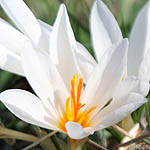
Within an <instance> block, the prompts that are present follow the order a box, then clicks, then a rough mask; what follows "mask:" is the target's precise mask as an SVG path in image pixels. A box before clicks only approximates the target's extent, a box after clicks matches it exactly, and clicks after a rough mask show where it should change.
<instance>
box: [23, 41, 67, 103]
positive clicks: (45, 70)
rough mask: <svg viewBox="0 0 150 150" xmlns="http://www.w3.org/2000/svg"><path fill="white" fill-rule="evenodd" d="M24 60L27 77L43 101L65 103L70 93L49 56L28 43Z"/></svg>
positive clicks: (24, 51)
mask: <svg viewBox="0 0 150 150" xmlns="http://www.w3.org/2000/svg"><path fill="white" fill-rule="evenodd" d="M22 60H23V69H24V72H25V75H26V77H27V79H28V81H29V83H30V84H31V86H32V88H33V89H34V91H35V93H36V94H37V95H38V96H39V97H40V98H41V99H42V100H47V99H49V100H50V101H52V102H53V101H54V100H55V103H56V102H57V103H58V101H59V100H61V101H63V102H64V103H65V100H66V98H67V97H68V91H67V89H66V87H65V85H64V83H63V80H62V79H61V77H60V75H59V73H58V72H57V69H56V68H55V66H54V65H53V64H52V62H51V61H50V59H49V57H48V55H47V54H46V53H44V51H43V52H42V51H41V50H39V49H37V48H36V47H35V46H34V45H32V44H31V43H30V42H27V43H26V44H25V49H24V50H23V51H22ZM56 97H57V99H56ZM56 100H57V101H56ZM59 103H60V101H59Z"/></svg>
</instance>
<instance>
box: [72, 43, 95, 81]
mask: <svg viewBox="0 0 150 150" xmlns="http://www.w3.org/2000/svg"><path fill="white" fill-rule="evenodd" d="M74 53H75V56H76V61H77V64H78V67H79V69H80V72H81V74H82V77H83V79H84V82H87V80H88V78H89V77H90V75H91V73H92V71H93V69H94V68H95V67H96V65H97V63H96V61H95V60H94V58H93V57H92V56H91V55H90V53H89V52H88V50H87V49H85V47H84V46H83V45H81V44H80V43H78V42H77V47H75V48H74Z"/></svg>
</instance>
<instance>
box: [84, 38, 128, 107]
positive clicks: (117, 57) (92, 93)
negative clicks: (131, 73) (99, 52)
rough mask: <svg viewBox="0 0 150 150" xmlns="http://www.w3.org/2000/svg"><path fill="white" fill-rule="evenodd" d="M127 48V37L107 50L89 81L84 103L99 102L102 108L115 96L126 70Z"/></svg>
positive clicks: (92, 103) (95, 103) (91, 104)
mask: <svg viewBox="0 0 150 150" xmlns="http://www.w3.org/2000/svg"><path fill="white" fill-rule="evenodd" d="M127 50H128V41H127V39H124V40H122V42H120V43H118V44H115V45H113V46H112V47H111V48H110V49H108V50H107V52H106V53H105V55H104V56H103V57H102V59H101V61H100V62H99V64H98V65H97V67H96V68H95V69H94V71H93V73H92V75H91V76H90V78H89V80H88V82H87V85H86V87H85V92H84V95H83V101H84V102H83V103H86V105H88V106H95V105H97V104H98V105H99V109H101V108H103V106H104V105H105V104H106V103H107V102H108V101H109V100H110V99H111V98H112V97H113V95H114V92H115V91H116V89H117V87H118V85H119V84H120V82H121V80H122V76H123V73H124V70H125V66H126V59H127V57H126V56H127Z"/></svg>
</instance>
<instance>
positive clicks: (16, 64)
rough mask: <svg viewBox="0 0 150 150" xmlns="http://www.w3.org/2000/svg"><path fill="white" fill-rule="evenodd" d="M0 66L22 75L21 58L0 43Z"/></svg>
mask: <svg viewBox="0 0 150 150" xmlns="http://www.w3.org/2000/svg"><path fill="white" fill-rule="evenodd" d="M0 68H1V69H3V70H6V71H9V72H12V73H16V74H18V75H21V76H24V71H23V69H22V65H21V58H20V56H18V55H17V54H15V53H14V52H12V51H11V50H9V49H7V48H6V47H4V46H3V45H1V44H0Z"/></svg>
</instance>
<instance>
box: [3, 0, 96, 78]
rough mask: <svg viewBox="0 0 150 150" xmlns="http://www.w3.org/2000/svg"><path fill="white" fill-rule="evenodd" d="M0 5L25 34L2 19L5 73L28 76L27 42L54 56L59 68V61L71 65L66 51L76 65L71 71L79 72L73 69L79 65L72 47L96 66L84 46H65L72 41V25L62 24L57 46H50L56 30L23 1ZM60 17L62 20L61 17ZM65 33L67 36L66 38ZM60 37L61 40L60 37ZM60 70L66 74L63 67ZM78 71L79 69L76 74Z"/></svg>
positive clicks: (6, 0)
mask: <svg viewBox="0 0 150 150" xmlns="http://www.w3.org/2000/svg"><path fill="white" fill-rule="evenodd" d="M0 5H1V7H2V8H3V9H4V11H5V12H6V14H7V15H8V16H9V17H10V19H11V20H12V21H13V22H14V23H15V25H16V26H17V28H18V29H19V30H20V31H21V32H20V31H18V30H16V29H15V28H14V27H12V26H11V25H10V24H9V23H7V22H6V21H4V20H3V19H0V35H1V36H0V68H1V69H4V70H6V71H10V72H12V73H16V74H19V75H22V76H24V71H23V69H22V65H21V61H22V60H21V51H22V50H23V47H24V42H25V40H28V41H30V43H34V44H35V45H36V46H37V47H38V48H39V50H41V51H45V52H46V53H47V54H48V55H49V54H51V58H52V60H53V61H54V63H55V64H57V63H58V61H59V62H61V65H64V64H65V63H67V64H68V62H67V60H66V59H65V57H63V56H62V55H61V48H63V49H65V52H64V53H66V55H68V56H69V57H68V59H72V60H74V61H72V64H68V69H70V68H74V69H75V68H76V67H72V66H74V65H76V63H75V58H74V56H73V53H72V52H71V51H70V49H72V48H71V47H73V46H74V45H76V47H77V51H78V52H77V53H78V55H79V56H82V55H84V56H85V58H84V59H86V60H87V62H88V63H90V64H94V65H95V64H96V62H95V60H94V59H93V58H92V57H91V56H90V55H89V54H88V53H87V50H86V49H85V48H84V47H83V46H82V45H81V44H80V43H78V42H76V41H75V39H74V40H72V41H69V42H68V43H67V44H65V41H66V40H70V37H71V35H70V31H69V30H70V29H68V30H64V29H65V28H66V27H68V21H66V22H63V21H62V22H60V23H62V26H59V29H56V28H57V27H55V29H54V30H57V31H58V34H57V35H55V37H54V36H53V39H52V41H53V42H51V46H50V41H51V40H50V39H51V34H52V26H50V25H48V24H46V23H44V22H42V21H41V20H38V19H36V18H35V17H34V15H33V14H32V12H31V11H30V9H29V8H28V7H27V5H26V4H25V3H24V1H23V0H0ZM64 7H65V6H64ZM61 11H62V10H61ZM58 17H61V16H60V15H59V16H58ZM62 17H64V18H66V19H67V16H66V15H63V16H62ZM58 24H59V23H58ZM62 32H63V33H64V34H62ZM60 33H61V36H59V34H60ZM64 37H65V38H64ZM63 39H64V40H63ZM56 42H57V43H58V45H59V48H57V47H53V45H54V44H55V43H56ZM56 48H57V49H56ZM54 55H58V58H57V59H56V57H53V56H54ZM54 58H55V59H54ZM59 70H60V72H61V73H62V74H64V72H63V71H62V70H61V67H60V66H59ZM76 71H77V68H76V69H75V70H74V72H76ZM68 76H70V74H68ZM71 76H72V74H71Z"/></svg>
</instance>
